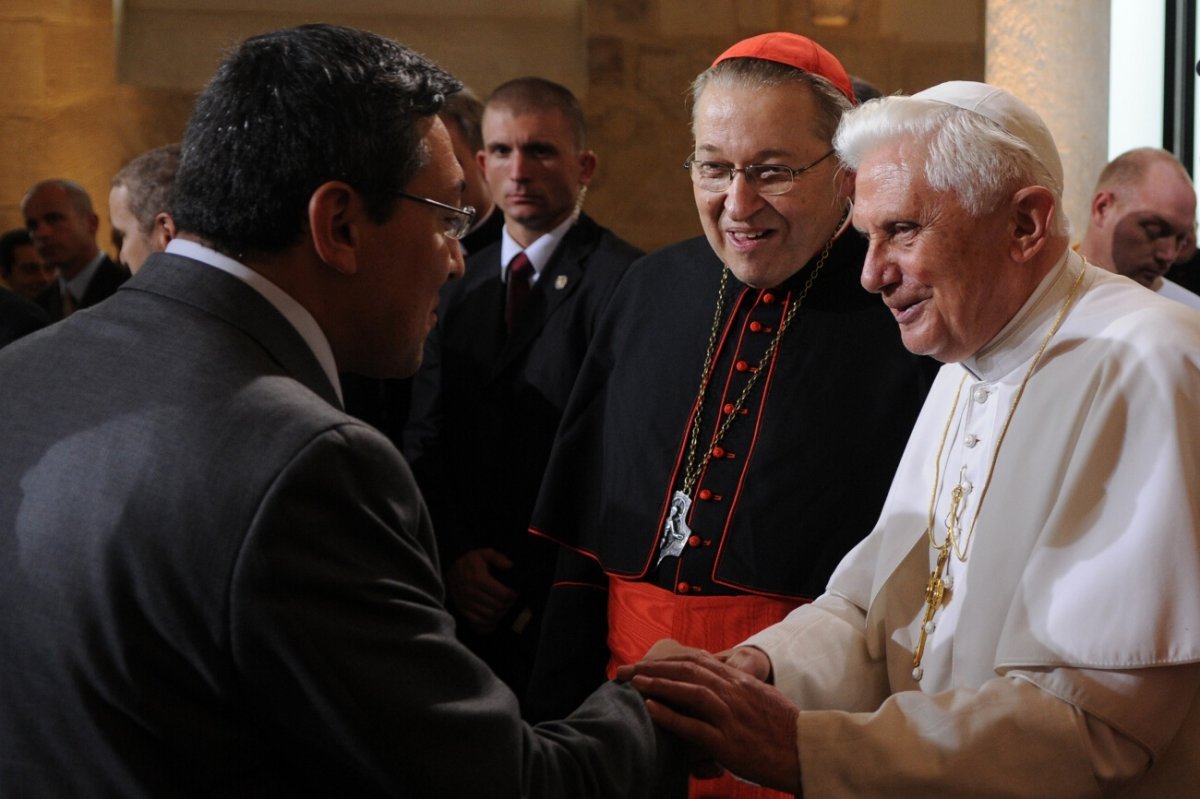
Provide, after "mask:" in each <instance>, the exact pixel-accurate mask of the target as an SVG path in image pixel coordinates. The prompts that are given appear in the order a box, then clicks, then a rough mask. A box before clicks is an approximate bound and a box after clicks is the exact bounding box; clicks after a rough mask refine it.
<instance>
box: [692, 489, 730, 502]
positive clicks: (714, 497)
mask: <svg viewBox="0 0 1200 799" xmlns="http://www.w3.org/2000/svg"><path fill="white" fill-rule="evenodd" d="M696 498H697V499H699V500H701V501H702V502H720V501H721V500H722V499H724V497H722V496H721V495H720V494H714V493H713V492H711V491H709V490H708V489H707V488H702V489H700V491H699V493H697V494H696Z"/></svg>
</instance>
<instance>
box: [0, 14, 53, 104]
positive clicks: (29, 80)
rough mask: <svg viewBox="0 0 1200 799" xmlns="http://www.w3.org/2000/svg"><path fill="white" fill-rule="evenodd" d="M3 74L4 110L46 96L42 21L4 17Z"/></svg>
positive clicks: (0, 24)
mask: <svg viewBox="0 0 1200 799" xmlns="http://www.w3.org/2000/svg"><path fill="white" fill-rule="evenodd" d="M0 74H3V75H4V98H3V101H2V105H0V113H4V112H6V111H7V110H8V109H12V108H14V107H20V106H23V105H27V104H30V103H40V102H42V101H43V100H44V98H45V92H46V56H45V41H44V37H43V28H42V26H41V25H39V24H37V23H35V22H32V21H29V20H4V19H0Z"/></svg>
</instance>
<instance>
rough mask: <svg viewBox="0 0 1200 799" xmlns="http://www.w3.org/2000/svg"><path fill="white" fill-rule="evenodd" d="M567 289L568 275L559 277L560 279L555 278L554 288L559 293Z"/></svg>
mask: <svg viewBox="0 0 1200 799" xmlns="http://www.w3.org/2000/svg"><path fill="white" fill-rule="evenodd" d="M566 287H567V276H566V275H559V276H558V277H556V278H554V288H556V289H558V290H559V291H562V290H563V289H565V288H566Z"/></svg>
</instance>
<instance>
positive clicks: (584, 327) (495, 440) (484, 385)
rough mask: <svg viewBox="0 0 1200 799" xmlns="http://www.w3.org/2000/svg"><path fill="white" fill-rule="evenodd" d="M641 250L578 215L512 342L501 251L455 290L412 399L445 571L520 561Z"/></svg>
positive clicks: (419, 469) (409, 448)
mask: <svg viewBox="0 0 1200 799" xmlns="http://www.w3.org/2000/svg"><path fill="white" fill-rule="evenodd" d="M640 254H641V251H640V250H638V249H637V248H635V247H633V246H632V245H631V244H629V243H627V242H625V241H623V240H621V239H620V238H618V237H616V236H615V235H613V234H612V233H611V232H610V231H608V230H606V229H604V228H602V227H600V226H599V225H597V224H596V223H595V222H594V221H593V220H592V219H591V218H590V217H588V216H586V215H584V216H581V217H580V219H579V221H578V222H577V223H576V224H575V225H574V226H573V227H572V228H571V229H570V230H568V232H567V234H566V236H565V237H564V238H563V240H562V242H560V244H559V246H558V248H557V249H556V250H555V252H554V255H553V256H552V257H551V260H550V262H549V263H548V264H547V266H546V268H545V269H544V270H543V272H542V274H541V275H540V277H539V278H538V280H537V282H536V283H535V284H534V286H533V289H532V292H531V294H530V299H529V302H528V303H527V305H526V307H525V310H524V312H523V315H522V317H521V318H520V319H519V320H518V322H517V324H516V326H515V327H514V329H513V332H512V335H511V336H510V335H507V334H506V332H505V324H504V303H505V284H504V283H503V282H502V281H501V277H500V243H499V242H497V243H496V244H493V245H492V246H490V247H488V248H485V249H484V250H482V251H480V252H479V253H477V254H476V255H474V256H472V257H471V258H469V259H468V261H467V269H466V274H465V276H464V277H463V279H462V280H461V281H459V282H457V283H454V284H450V285H449V286H448V287H447V289H446V291H445V293H444V295H443V297H442V301H441V304H440V306H439V310H438V324H437V327H436V329H435V330H434V332H433V334H432V335H431V336H430V338H429V341H428V342H427V345H426V354H425V364H424V365H423V367H422V369H421V371H420V372H419V373H418V375H417V379H416V381H415V385H414V390H413V406H412V408H413V419H412V422H411V423H410V425H409V429H408V431H407V432H406V436H405V441H406V454H407V455H408V456H409V459H410V462H411V463H412V465H413V469H414V472H415V473H416V475H417V479H418V481H419V482H420V484H421V488H422V492H423V493H425V496H426V499H427V501H429V502H430V507H431V510H432V513H433V518H434V528H435V529H436V530H437V532H438V544H439V548H440V551H441V552H442V555H443V564H444V565H447V566H448V565H449V564H450V563H452V562H453V561H454V560H455V559H456V558H457V557H459V556H460V555H462V554H463V553H464V552H466V551H467V550H470V549H475V548H479V547H484V546H488V547H494V548H497V549H499V550H501V551H503V552H506V553H508V554H509V555H510V556H518V557H519V556H520V555H521V554H522V552H524V551H525V550H526V548H527V547H528V546H530V543H531V541H530V536H529V535H528V528H529V514H530V512H531V511H532V509H533V503H534V501H535V500H536V499H537V492H538V486H539V485H540V483H541V476H542V471H543V470H544V469H545V466H546V459H547V457H548V456H549V453H550V447H551V445H552V444H553V441H554V433H555V430H556V429H557V427H558V421H559V418H560V417H561V415H562V411H563V408H564V407H565V406H566V403H567V398H568V396H569V395H570V392H571V388H572V386H574V384H575V376H576V374H577V373H578V372H579V367H580V364H581V363H582V362H583V356H584V353H585V352H586V350H587V346H588V342H589V341H590V340H591V337H592V333H593V331H594V330H595V328H596V323H597V321H598V319H599V317H600V314H601V312H602V311H603V310H604V308H605V306H606V305H607V304H608V300H609V298H610V297H611V296H612V293H613V291H614V290H615V288H616V286H617V283H618V282H619V281H620V279H621V278H622V276H623V275H624V274H625V271H626V269H627V268H628V267H629V265H630V264H631V263H632V262H633V261H634V260H636V258H637V257H638V256H639V255H640Z"/></svg>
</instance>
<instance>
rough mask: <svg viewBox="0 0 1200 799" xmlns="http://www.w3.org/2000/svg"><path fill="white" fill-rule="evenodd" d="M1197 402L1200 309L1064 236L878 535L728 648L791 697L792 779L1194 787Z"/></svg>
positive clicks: (1177, 790) (837, 791) (864, 789)
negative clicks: (1059, 255)
mask: <svg viewBox="0 0 1200 799" xmlns="http://www.w3.org/2000/svg"><path fill="white" fill-rule="evenodd" d="M1080 275H1082V277H1081V279H1080V280H1079V281H1078V283H1077V280H1076V279H1077V277H1079V276H1080ZM1069 297H1070V298H1071V299H1072V301H1071V302H1070V303H1069V304H1068V305H1067V312H1066V313H1065V315H1064V316H1063V317H1062V320H1061V327H1060V328H1059V329H1058V331H1057V332H1056V333H1055V335H1054V336H1053V337H1052V338H1051V339H1050V340H1049V343H1048V346H1046V349H1045V351H1044V354H1043V355H1042V358H1041V360H1040V362H1039V365H1038V367H1037V368H1036V370H1034V371H1033V372H1032V373H1029V369H1030V365H1031V364H1032V363H1034V360H1035V357H1036V355H1037V353H1038V350H1039V348H1040V347H1041V346H1042V343H1043V341H1044V340H1045V339H1046V336H1047V333H1048V332H1049V331H1050V329H1051V327H1052V325H1053V324H1054V322H1055V319H1056V317H1058V316H1059V314H1060V311H1061V310H1062V309H1063V307H1064V304H1067V300H1068V298H1069ZM1027 373H1029V378H1028V381H1027V384H1026V385H1025V389H1024V392H1023V395H1022V396H1021V397H1020V400H1019V403H1018V404H1017V406H1016V408H1015V409H1013V408H1012V405H1013V401H1014V398H1015V397H1016V396H1017V393H1018V392H1019V391H1020V388H1021V385H1022V383H1023V382H1024V381H1025V378H1026V375H1027ZM1198 405H1200V315H1198V314H1196V313H1195V312H1194V311H1192V310H1190V309H1188V308H1186V307H1184V306H1183V305H1180V304H1178V303H1174V302H1171V301H1169V300H1165V299H1163V298H1161V297H1158V296H1156V295H1155V294H1154V293H1153V292H1149V291H1146V290H1145V289H1144V288H1143V287H1142V286H1139V285H1136V284H1135V283H1133V282H1131V281H1129V280H1126V279H1124V278H1121V277H1118V276H1116V275H1112V274H1110V273H1108V272H1105V271H1103V270H1101V269H1097V268H1095V267H1092V266H1085V264H1084V262H1083V260H1082V258H1081V257H1080V256H1079V255H1077V254H1076V253H1073V252H1071V253H1068V254H1067V255H1066V256H1064V258H1063V260H1062V261H1061V262H1060V263H1059V264H1058V265H1057V266H1056V267H1055V269H1054V270H1053V271H1052V272H1051V273H1050V274H1049V275H1047V277H1046V278H1045V279H1044V280H1043V281H1042V283H1041V285H1040V286H1039V287H1038V289H1037V290H1036V291H1035V292H1034V294H1033V295H1032V296H1031V297H1030V298H1029V300H1028V301H1027V302H1026V303H1025V305H1024V306H1023V307H1022V309H1021V310H1020V311H1019V312H1018V314H1017V315H1016V316H1015V317H1014V318H1013V319H1012V320H1011V321H1010V322H1009V324H1008V325H1007V326H1005V328H1004V329H1003V330H1001V332H1000V333H999V334H998V335H997V336H996V337H995V338H994V339H993V340H992V341H991V342H990V343H989V344H988V345H987V346H985V347H984V348H983V349H982V350H980V351H979V352H978V353H976V354H975V356H974V357H972V358H970V359H968V360H967V361H965V362H963V363H961V364H947V365H946V366H944V367H943V368H942V370H941V372H940V374H939V376H938V379H937V382H936V383H935V384H934V387H933V389H932V391H931V392H930V394H929V398H928V400H927V401H926V403H925V406H924V409H923V410H922V412H921V416H920V418H919V419H918V421H917V423H916V426H915V428H914V430H913V433H912V438H911V439H910V441H909V444H908V448H907V450H906V451H905V454H904V457H903V459H902V461H901V463H900V466H899V468H898V470H897V473H896V478H895V480H894V482H893V484H892V488H891V492H890V494H889V496H888V499H887V502H886V503H885V505H884V508H883V512H882V516H881V518H880V521H879V523H878V525H877V526H876V529H875V530H874V531H873V532H872V533H871V535H870V536H869V537H868V538H866V539H865V540H864V541H863V542H862V543H861V544H860V545H859V546H858V547H857V548H856V549H854V550H853V551H852V552H851V553H850V554H849V555H847V557H846V558H845V560H843V562H842V563H841V565H840V566H839V567H838V569H837V571H836V572H835V573H834V575H833V577H832V578H831V580H830V583H829V587H828V590H827V592H826V593H825V594H824V595H823V596H822V597H820V598H819V599H818V600H817V601H816V602H814V603H813V604H811V605H807V606H804V607H801V608H799V609H797V610H796V611H794V612H793V613H792V614H791V615H790V616H788V617H787V618H786V619H785V620H783V621H782V622H780V623H779V624H777V625H775V626H773V627H770V628H768V629H766V630H764V631H763V632H762V633H759V634H758V635H756V636H754V637H753V638H751V639H750V640H748V641H747V642H746V643H748V644H752V645H754V646H758V647H760V648H761V649H763V650H764V651H766V652H767V654H768V655H769V656H770V657H771V661H772V664H773V669H774V672H773V673H774V681H775V684H776V685H777V686H778V687H779V688H780V689H781V690H782V691H783V692H784V693H785V694H787V695H788V696H790V697H791V698H792V699H793V700H794V701H795V702H796V703H797V704H798V705H799V706H800V708H801V713H800V719H799V750H800V751H799V754H800V765H801V773H802V775H803V781H804V789H805V794H806V795H807V796H812V797H822V798H824V797H851V796H852V797H859V798H861V797H875V796H879V797H883V796H887V797H896V796H916V795H938V796H946V797H951V796H953V797H959V796H971V797H979V796H1046V797H1056V799H1061V798H1062V797H1072V796H1100V795H1107V794H1114V793H1115V792H1116V791H1117V789H1124V791H1125V792H1124V793H1120V795H1122V796H1139V797H1140V796H1147V797H1149V796H1153V797H1177V796H1189V797H1190V796H1200V709H1198V708H1197V704H1196V695H1197V686H1198V685H1200V665H1197V663H1198V662H1200V540H1198V539H1200V536H1198V534H1197V527H1198V522H1200V407H1198ZM1010 410H1012V412H1011V414H1010ZM1010 416H1011V423H1009V424H1008V429H1007V432H1006V433H1005V432H1004V427H1005V424H1006V421H1007V420H1008V419H1009V417H1010ZM1002 436H1003V445H1002V446H1001V447H1000V449H999V454H998V456H997V453H996V450H997V442H998V440H1000V438H1001V437H1002ZM939 452H940V458H939ZM866 456H867V454H866V453H864V457H866ZM993 460H994V468H993ZM935 473H936V478H935ZM956 486H957V487H959V488H960V490H961V498H960V500H959V503H958V508H957V522H958V524H957V527H956V529H957V531H958V535H957V537H956V543H957V544H958V551H957V552H953V551H952V552H951V553H950V554H949V557H948V562H947V566H946V575H945V581H946V582H947V583H948V584H949V586H950V587H949V590H948V591H947V593H946V599H945V601H943V602H942V604H941V605H940V607H938V608H937V609H936V612H935V614H934V616H933V619H932V623H931V624H929V625H927V628H926V630H927V642H926V645H925V651H924V655H923V659H922V662H921V668H920V671H921V676H920V679H919V681H918V680H917V679H916V672H915V670H914V663H913V653H914V650H915V649H916V647H917V642H918V639H919V635H920V630H921V628H922V624H923V621H924V618H925V613H926V601H925V586H926V583H927V582H928V581H929V580H930V576H931V573H932V572H933V571H934V569H935V562H936V557H937V551H935V549H934V548H933V546H932V545H931V540H930V539H931V538H932V539H933V543H934V544H937V545H942V544H943V543H944V542H945V538H946V528H947V522H948V521H952V519H951V517H950V513H951V503H952V494H953V493H954V491H953V489H954V488H955V487H956ZM1193 487H1194V489H1193ZM935 492H936V493H935ZM931 501H932V503H933V504H932V512H931ZM981 503H982V509H981V510H980V508H981ZM977 511H979V513H978V517H977V516H976V512H977ZM930 519H932V522H933V523H932V528H931V529H932V535H929V534H927V532H926V528H927V526H929V521H930ZM952 549H953V547H952ZM960 556H961V557H960ZM1147 763H1152V764H1153V765H1152V767H1151V768H1150V771H1149V772H1148V773H1147V774H1146V776H1145V777H1144V778H1142V779H1139V780H1137V781H1135V782H1133V783H1128V784H1124V785H1122V784H1121V782H1120V781H1119V780H1118V781H1114V780H1113V779H1111V778H1112V777H1113V776H1114V775H1119V774H1121V773H1122V771H1124V773H1129V771H1130V770H1131V769H1132V770H1133V771H1135V772H1136V771H1137V770H1138V769H1140V768H1144V767H1145V766H1146V764H1147ZM1094 772H1098V773H1094Z"/></svg>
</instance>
